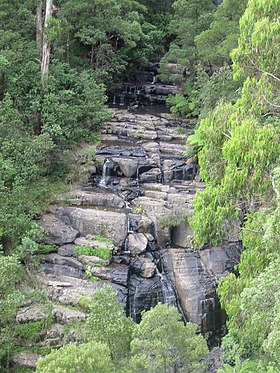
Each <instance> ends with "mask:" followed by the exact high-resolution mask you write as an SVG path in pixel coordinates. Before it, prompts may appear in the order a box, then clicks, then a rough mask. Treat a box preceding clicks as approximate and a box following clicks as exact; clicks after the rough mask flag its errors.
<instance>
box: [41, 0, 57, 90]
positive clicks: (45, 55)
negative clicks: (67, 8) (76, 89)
mask: <svg viewBox="0 0 280 373" xmlns="http://www.w3.org/2000/svg"><path fill="white" fill-rule="evenodd" d="M53 10H54V5H53V0H46V13H45V23H44V32H43V49H42V60H41V79H42V85H43V87H44V88H46V87H47V85H48V74H49V63H50V53H51V42H50V40H49V36H48V27H49V23H50V20H51V18H52V13H53Z"/></svg>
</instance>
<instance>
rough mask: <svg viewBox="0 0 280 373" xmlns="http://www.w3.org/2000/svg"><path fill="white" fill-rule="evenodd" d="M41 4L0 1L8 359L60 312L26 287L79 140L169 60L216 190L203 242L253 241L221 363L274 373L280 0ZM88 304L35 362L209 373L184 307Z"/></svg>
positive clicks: (2, 275)
mask: <svg viewBox="0 0 280 373" xmlns="http://www.w3.org/2000/svg"><path fill="white" fill-rule="evenodd" d="M45 6H46V2H44V1H40V0H36V1H35V0H24V1H18V0H14V1H10V0H2V1H1V4H0V26H1V27H0V50H1V52H0V196H1V206H0V243H1V250H2V251H3V255H1V256H0V296H1V301H0V320H1V321H0V328H1V329H0V363H1V367H5V368H7V370H8V367H9V359H10V354H11V352H12V351H14V349H15V340H17V341H20V340H21V339H23V340H24V341H25V342H26V341H28V340H29V338H36V336H38V335H39V333H40V331H41V330H42V328H45V327H46V326H47V325H48V323H49V322H50V320H51V312H50V309H51V306H50V304H49V302H48V300H47V299H46V297H45V295H44V294H43V293H41V292H38V291H34V290H32V291H31V290H28V291H27V290H26V291H25V290H24V291H22V289H21V288H19V283H20V282H22V281H23V279H24V280H25V281H26V279H27V278H28V274H29V270H28V269H29V267H28V265H29V261H30V257H32V254H33V253H34V252H35V251H36V250H37V249H38V248H37V246H36V245H34V240H36V238H38V231H37V229H36V225H35V224H34V219H36V218H37V217H38V216H39V215H40V214H41V213H42V211H44V209H45V208H46V207H47V205H48V203H49V202H50V199H51V196H52V194H54V193H55V192H57V190H58V189H59V188H60V187H61V184H63V185H65V184H67V182H69V181H71V180H70V176H69V174H68V171H69V167H70V164H71V157H72V156H71V154H72V149H73V148H75V147H77V146H78V145H79V143H80V142H81V141H86V142H92V141H93V139H95V138H96V137H97V135H96V133H98V128H99V126H100V124H101V123H102V122H103V121H104V120H106V119H107V118H109V117H110V112H109V111H108V109H107V108H106V107H105V105H104V103H105V102H106V96H105V92H106V88H110V87H111V86H112V85H113V84H114V83H117V82H120V81H122V80H124V79H125V80H127V79H133V74H134V72H135V70H136V69H137V68H139V67H140V66H143V65H144V64H145V63H147V62H148V61H149V60H153V59H154V60H157V59H159V58H161V57H162V61H161V69H160V73H161V78H162V80H165V81H171V82H175V83H176V84H179V85H180V87H181V94H178V95H176V96H174V97H171V98H170V100H169V101H170V103H171V105H172V111H173V113H174V114H175V115H177V116H183V117H191V118H194V119H195V120H196V121H197V127H196V130H195V133H194V135H192V136H190V138H189V143H188V150H187V151H188V152H189V151H190V148H191V150H192V151H193V152H194V153H197V154H198V159H199V165H200V176H201V178H202V179H203V181H204V182H205V186H206V187H205V190H204V191H203V192H198V193H197V195H196V198H195V202H194V210H195V214H194V216H193V218H192V219H191V225H192V228H193V230H194V240H195V242H194V243H195V245H196V246H198V247H202V246H203V245H204V244H213V245H216V244H220V243H221V242H224V241H227V240H228V239H230V238H231V235H232V234H233V231H235V232H236V231H238V233H239V234H240V237H241V240H242V244H243V247H244V249H245V250H244V252H243V254H242V256H241V261H240V264H239V265H238V266H237V268H236V271H235V273H234V274H230V275H228V276H227V277H226V278H224V279H223V280H222V281H220V284H219V288H218V294H219V297H220V301H221V305H222V307H224V308H225V310H226V312H227V315H228V322H227V327H228V334H227V335H226V336H225V337H224V338H223V341H222V347H223V357H224V361H225V363H226V364H225V366H224V367H223V368H222V369H221V372H233V371H234V372H250V373H253V372H269V373H276V372H278V371H279V370H280V365H279V362H280V349H279V346H280V327H279V325H280V316H279V315H280V304H279V299H280V298H279V297H280V278H279V264H280V256H279V253H280V236H279V232H280V204H279V203H280V197H279V196H280V145H279V144H280V130H279V124H280V120H279V111H280V100H279V97H280V96H279V82H280V70H279V67H280V57H279V56H280V54H279V52H280V50H279V49H280V47H279V46H280V24H279V17H280V14H279V9H280V1H279V0H239V1H238V0H231V1H230V0H224V1H223V2H222V4H221V5H220V6H219V7H218V8H217V7H215V6H214V5H213V3H212V1H211V0H203V1H202V0H176V1H171V0H162V1H160V2H158V1H146V0H139V1H134V0H109V1H106V2H104V1H103V0H94V1H89V0H81V1H74V0H57V1H54V8H53V9H52V12H51V14H50V17H49V19H47V17H46V15H47V12H46V10H45V9H46V8H45ZM239 21H240V22H239ZM44 22H45V25H44V27H42V25H43V24H44ZM46 52H49V54H50V62H49V63H48V61H47V60H46V61H47V62H46V64H45V65H44V66H42V65H43V64H42V63H41V60H42V57H44V56H45V54H46ZM62 181H63V183H62ZM82 250H85V249H84V248H83V249H82ZM22 262H24V263H25V264H26V271H25V270H24V269H23V266H22V264H21V263H22ZM29 282H30V278H29ZM29 285H30V283H29ZM32 287H34V286H32V283H31V288H32ZM35 287H36V286H35ZM29 289H30V288H29ZM106 297H107V298H106ZM32 298H34V299H36V301H37V302H38V303H40V304H41V305H42V307H43V308H44V310H45V312H46V315H47V316H46V319H45V320H44V322H43V323H42V324H36V325H35V324H34V325H28V326H27V327H25V328H20V327H19V326H18V323H17V322H16V321H15V315H16V312H17V309H18V307H19V305H20V304H22V303H23V302H25V301H26V299H32ZM108 304H110V305H111V308H109V307H108ZM85 307H87V309H88V311H89V313H90V317H89V318H88V321H87V322H86V326H85V329H84V330H83V333H82V336H81V343H80V344H71V345H69V346H66V347H63V348H62V349H60V350H58V351H53V352H51V353H50V354H49V355H48V356H47V357H46V358H45V359H43V360H41V361H40V363H39V365H38V369H37V371H38V372H52V371H53V372H58V371H60V372H64V371H65V372H66V371H67V372H71V371H73V372H75V371H76V368H77V367H79V368H81V365H82V369H84V370H83V371H85V372H87V371H90V370H91V369H93V368H92V367H93V366H94V369H95V371H98V372H104V373H105V372H108V373H109V372H118V371H121V372H126V371H127V372H131V371H133V372H136V371H137V372H157V371H162V372H165V371H166V372H167V371H169V369H170V367H172V368H173V369H174V371H183V372H186V371H190V372H200V371H201V372H203V371H204V369H205V360H203V359H200V360H199V358H201V357H205V356H206V355H207V349H206V345H205V343H204V341H203V339H202V338H201V337H198V336H195V327H194V326H193V325H191V324H188V325H187V326H186V327H185V326H184V324H183V323H182V322H181V321H180V316H179V315H178V313H177V311H176V310H175V309H172V308H168V307H167V306H164V305H159V306H157V307H156V308H155V309H153V310H151V311H149V312H147V313H145V314H144V315H143V318H142V321H141V323H140V324H139V325H135V324H134V323H133V322H132V320H130V319H128V318H126V317H125V316H124V315H123V309H122V306H120V305H119V304H118V303H117V301H116V296H115V294H114V293H112V292H111V290H109V289H106V288H105V289H104V290H102V291H101V292H100V293H99V292H97V293H96V295H94V296H93V298H92V300H91V301H90V303H88V304H86V305H85ZM167 319H168V322H166V320H167ZM151 329H153V333H151V332H150V330H151ZM93 331H94V332H93ZM182 347H184V348H182ZM170 351H172V353H170ZM47 352H48V353H49V352H50V351H47ZM93 352H94V353H93ZM175 352H176V353H175Z"/></svg>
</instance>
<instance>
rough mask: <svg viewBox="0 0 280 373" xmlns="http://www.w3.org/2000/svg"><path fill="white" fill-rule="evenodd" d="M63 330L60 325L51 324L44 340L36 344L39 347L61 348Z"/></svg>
mask: <svg viewBox="0 0 280 373" xmlns="http://www.w3.org/2000/svg"><path fill="white" fill-rule="evenodd" d="M64 336H65V330H64V327H63V326H62V325H59V324H53V325H51V327H50V328H49V329H48V330H47V332H46V335H45V337H44V340H43V341H41V342H39V343H37V346H40V347H44V346H47V347H62V346H63V345H64V342H65V341H64Z"/></svg>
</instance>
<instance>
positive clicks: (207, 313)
mask: <svg viewBox="0 0 280 373" xmlns="http://www.w3.org/2000/svg"><path fill="white" fill-rule="evenodd" d="M167 255H168V256H169V260H170V261H171V265H172V269H169V272H172V273H173V275H174V281H175V285H176V290H177V294H178V296H179V301H180V304H181V307H182V309H183V312H184V314H185V316H186V318H187V319H188V320H190V321H191V322H194V323H196V324H197V325H198V328H199V330H200V331H201V332H203V333H204V334H205V335H206V336H207V337H211V335H212V334H213V333H215V332H217V331H218V330H220V329H221V327H222V326H223V325H224V322H225V313H224V312H223V311H222V310H221V309H220V306H219V301H218V297H217V295H216V285H217V279H216V278H215V276H214V275H213V274H212V273H210V272H208V271H207V270H206V269H205V268H204V266H203V263H202V262H201V259H200V256H199V253H198V252H196V251H186V250H183V249H176V248H170V249H169V250H168V251H167Z"/></svg>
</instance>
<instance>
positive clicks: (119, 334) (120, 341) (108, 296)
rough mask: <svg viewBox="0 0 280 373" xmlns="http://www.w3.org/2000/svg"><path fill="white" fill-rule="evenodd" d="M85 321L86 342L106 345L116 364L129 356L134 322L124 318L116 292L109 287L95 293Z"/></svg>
mask: <svg viewBox="0 0 280 373" xmlns="http://www.w3.org/2000/svg"><path fill="white" fill-rule="evenodd" d="M89 308H90V314H89V316H88V318H87V320H86V331H87V333H86V335H87V339H88V340H95V341H97V342H102V343H106V344H107V345H108V347H109V349H110V354H111V357H112V359H113V361H114V362H115V363H116V364H120V362H121V360H122V359H123V358H125V357H126V356H127V355H128V354H129V350H130V342H131V339H132V331H133V328H134V322H133V321H132V320H131V319H130V318H127V317H126V316H125V313H124V308H123V306H122V305H121V304H120V303H119V302H118V300H117V294H116V292H115V291H114V290H113V289H112V288H111V287H110V286H103V287H102V288H101V289H99V290H98V291H96V292H95V293H94V294H93V295H92V297H91V300H90V303H89Z"/></svg>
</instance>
